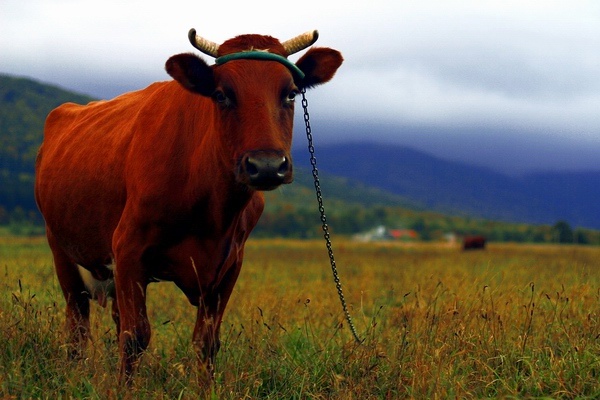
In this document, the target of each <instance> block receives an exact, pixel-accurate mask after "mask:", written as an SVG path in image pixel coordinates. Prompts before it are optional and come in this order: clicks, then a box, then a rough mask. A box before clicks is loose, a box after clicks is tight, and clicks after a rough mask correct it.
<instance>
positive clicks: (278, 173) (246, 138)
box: [166, 29, 343, 190]
mask: <svg viewBox="0 0 600 400" xmlns="http://www.w3.org/2000/svg"><path fill="white" fill-rule="evenodd" d="M189 37H190V41H191V42H192V44H193V45H194V47H196V48H198V49H199V50H201V51H202V52H203V53H205V54H208V55H210V56H213V57H216V64H215V65H208V64H207V63H206V62H205V61H204V60H202V59H201V58H199V57H197V56H196V55H193V54H179V55H176V56H173V57H171V58H170V59H169V60H168V61H167V63H166V69H167V72H168V73H169V75H171V76H172V77H173V78H174V79H175V80H177V81H178V82H179V83H180V84H181V85H182V86H183V87H184V88H186V89H187V90H190V91H192V92H194V93H197V94H198V95H201V96H206V97H210V98H211V99H212V101H213V104H214V106H215V107H216V109H217V110H218V111H217V112H218V114H219V120H220V126H221V127H222V129H220V131H221V132H220V134H221V135H222V136H221V142H222V143H221V144H222V146H223V150H224V152H225V153H227V154H228V155H227V158H228V160H226V162H228V163H229V165H231V167H232V171H234V174H235V178H236V180H237V182H239V183H241V184H244V185H247V186H248V187H250V188H253V189H256V190H271V189H274V188H276V187H278V186H279V185H281V184H283V183H290V182H291V181H292V160H291V156H290V148H291V144H292V126H293V119H294V118H293V117H294V99H295V97H296V95H297V94H298V92H299V91H300V90H301V89H303V88H311V87H313V86H316V85H319V84H321V83H325V82H327V81H329V80H330V79H331V78H332V77H333V75H334V74H335V72H336V71H337V69H338V68H339V66H340V65H341V64H342V61H343V58H342V55H341V54H340V53H339V52H338V51H336V50H332V49H329V48H311V49H309V50H308V51H307V52H306V54H304V55H303V56H302V57H301V58H300V59H299V60H298V62H296V63H295V64H293V63H292V62H291V61H288V59H287V57H288V56H289V55H291V54H293V53H296V52H298V51H300V50H303V49H305V48H306V47H308V46H310V45H311V44H312V43H314V41H316V39H317V37H318V35H317V32H316V31H313V32H309V33H307V34H303V35H300V36H298V37H297V38H294V39H291V40H288V41H286V42H283V43H281V42H279V40H277V39H275V38H272V37H270V36H261V35H242V36H238V37H235V38H233V39H230V40H228V41H226V42H224V43H223V44H221V45H217V44H215V43H213V42H209V41H207V40H205V39H203V38H201V37H199V36H197V35H196V32H195V30H193V29H192V30H191V31H190V35H189Z"/></svg>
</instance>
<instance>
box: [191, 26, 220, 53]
mask: <svg viewBox="0 0 600 400" xmlns="http://www.w3.org/2000/svg"><path fill="white" fill-rule="evenodd" d="M188 38H189V39H190V43H191V44H192V46H194V47H195V48H197V49H198V50H200V51H201V52H203V53H204V54H206V55H208V56H211V57H215V58H216V57H218V54H217V53H218V52H219V45H218V44H216V43H215V42H211V41H210V40H206V39H204V38H203V37H202V36H198V35H196V30H195V29H194V28H192V29H190V31H189V33H188Z"/></svg>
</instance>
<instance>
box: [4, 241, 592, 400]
mask: <svg viewBox="0 0 600 400" xmlns="http://www.w3.org/2000/svg"><path fill="white" fill-rule="evenodd" d="M334 250H335V253H336V259H337V263H338V269H339V272H340V275H341V280H342V285H343V288H344V290H345V295H346V299H347V301H348V304H349V306H350V310H351V313H352V316H353V318H354V322H355V323H356V326H357V329H358V332H359V334H360V336H361V338H362V339H363V343H362V344H360V345H357V344H356V343H354V342H353V340H352V336H351V334H350V332H349V330H348V327H347V324H346V322H345V321H344V319H343V315H342V312H341V307H340V304H339V299H338V297H337V293H336V291H335V286H334V283H333V280H332V277H331V271H330V267H329V263H328V258H327V254H326V251H325V246H324V244H323V243H322V242H321V241H290V240H252V241H250V242H249V244H248V246H247V250H246V262H245V264H244V267H243V270H242V273H241V276H240V278H239V280H238V284H237V286H236V288H235V290H234V293H233V296H232V298H231V301H230V303H229V306H228V309H227V312H226V315H225V320H224V323H223V326H222V332H221V338H222V340H223V347H222V349H221V352H220V354H219V357H218V360H217V374H216V383H215V386H214V387H213V388H212V390H211V392H209V393H207V392H205V391H203V390H202V389H201V388H199V387H198V385H197V384H196V373H195V365H196V364H195V360H194V354H193V351H192V349H191V344H190V339H191V331H192V329H193V323H194V317H195V312H194V309H193V307H192V306H190V305H189V304H188V303H187V301H186V300H185V298H184V296H183V295H182V294H181V293H180V292H178V290H177V289H176V288H175V287H174V286H173V285H172V284H169V283H161V284H153V285H151V286H150V289H149V295H148V296H149V313H150V319H151V323H152V328H153V338H152V342H151V345H150V348H149V350H148V351H147V353H146V354H145V355H144V358H143V361H142V364H141V366H140V374H139V376H138V377H137V379H136V384H135V387H134V388H133V389H132V390H131V391H130V392H124V391H122V390H120V389H119V388H118V387H116V386H115V381H116V363H117V359H118V353H117V348H116V344H115V343H114V337H115V332H114V327H113V325H112V321H111V318H110V311H109V310H107V309H102V308H100V307H98V306H95V307H93V309H92V315H93V320H92V327H93V328H92V329H93V334H94V340H93V343H92V345H91V346H90V348H89V349H88V354H87V359H86V360H84V361H81V362H78V363H70V362H68V361H67V359H66V356H65V351H64V348H63V346H62V344H63V335H62V324H63V323H64V315H63V307H64V301H63V299H62V294H61V293H60V289H59V288H58V283H57V280H56V278H55V276H54V272H53V270H52V262H51V257H50V253H49V251H48V249H47V247H46V245H45V242H44V240H43V239H37V238H36V239H18V238H7V237H0V260H1V261H0V262H1V264H0V274H1V276H2V278H1V280H0V327H1V329H2V333H1V336H0V340H2V341H3V342H4V343H6V345H5V347H6V350H5V354H4V355H3V356H1V358H0V398H2V397H11V396H14V397H17V398H19V397H48V398H55V397H75V398H122V397H127V396H128V395H133V396H134V397H140V398H148V397H150V398H178V397H181V398H198V397H202V396H207V397H211V396H212V398H218V399H240V398H282V399H289V398H317V399H321V398H322V399H325V398H332V399H338V398H339V399H346V398H355V399H368V398H381V399H386V398H392V399H394V398H439V399H443V398H482V397H497V398H505V397H511V396H514V397H542V396H549V397H555V398H574V397H589V398H594V397H597V396H598V395H600V382H599V377H598V375H599V374H600V357H599V354H600V342H599V340H600V339H599V336H600V324H599V318H600V313H599V311H600V310H599V305H600V303H599V300H600V299H599V296H600V268H599V267H600V248H597V247H571V246H563V247H560V246H525V245H511V244H502V245H500V244H498V245H493V244H492V245H491V246H490V247H489V248H488V249H487V250H485V251H474V252H462V251H461V250H460V249H458V248H456V247H448V246H442V245H438V244H412V245H402V244H393V243H378V244H364V243H354V242H351V241H345V240H341V239H335V241H334ZM44 371H46V372H44Z"/></svg>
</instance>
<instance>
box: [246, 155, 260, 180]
mask: <svg viewBox="0 0 600 400" xmlns="http://www.w3.org/2000/svg"><path fill="white" fill-rule="evenodd" d="M246 172H247V173H248V175H250V176H256V175H258V174H259V171H258V166H257V165H256V162H255V161H254V160H253V159H252V157H248V158H246Z"/></svg>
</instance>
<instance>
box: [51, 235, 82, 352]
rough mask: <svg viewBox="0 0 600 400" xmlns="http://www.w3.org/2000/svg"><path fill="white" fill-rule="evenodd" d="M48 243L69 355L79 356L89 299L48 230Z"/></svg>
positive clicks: (79, 279)
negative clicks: (60, 294) (63, 304)
mask: <svg viewBox="0 0 600 400" xmlns="http://www.w3.org/2000/svg"><path fill="white" fill-rule="evenodd" d="M47 236H48V243H49V245H50V249H51V250H52V255H53V257H54V268H55V269H56V275H57V277H58V281H59V283H60V287H61V289H62V292H63V295H64V297H65V300H66V303H67V307H66V328H67V333H68V335H69V356H70V357H71V358H79V357H81V355H82V352H83V348H84V346H85V345H86V344H87V340H88V338H89V334H90V299H89V295H88V293H87V290H86V288H85V284H84V282H83V279H82V278H81V275H80V274H79V271H78V267H77V264H75V262H73V261H72V260H71V259H70V258H69V257H68V256H67V255H66V254H65V252H64V250H62V248H61V247H60V246H59V245H58V243H57V242H56V239H55V238H54V236H53V235H52V233H51V232H50V230H48V233H47Z"/></svg>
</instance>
